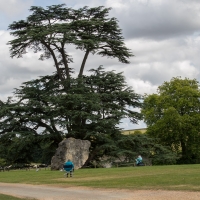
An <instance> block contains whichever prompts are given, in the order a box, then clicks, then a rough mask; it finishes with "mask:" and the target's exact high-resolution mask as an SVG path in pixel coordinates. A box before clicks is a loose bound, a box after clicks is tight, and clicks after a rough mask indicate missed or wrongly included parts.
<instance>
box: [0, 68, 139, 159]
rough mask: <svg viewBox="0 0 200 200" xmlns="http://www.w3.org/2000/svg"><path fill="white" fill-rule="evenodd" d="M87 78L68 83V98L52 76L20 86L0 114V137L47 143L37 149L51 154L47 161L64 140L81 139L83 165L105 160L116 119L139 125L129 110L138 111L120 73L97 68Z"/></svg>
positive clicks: (116, 135) (116, 132)
mask: <svg viewBox="0 0 200 200" xmlns="http://www.w3.org/2000/svg"><path fill="white" fill-rule="evenodd" d="M91 73H92V74H91V75H89V76H82V77H81V78H72V79H71V80H70V82H71V87H70V88H69V89H68V92H66V91H65V89H64V86H63V85H61V84H60V81H58V80H57V81H55V79H54V78H55V77H54V75H53V76H45V77H41V78H40V79H36V80H33V81H28V82H26V83H24V84H23V85H22V86H21V88H20V89H16V90H15V95H14V97H13V98H10V99H9V100H8V102H7V103H5V105H4V106H3V107H2V109H0V116H1V120H0V130H1V132H0V135H7V134H8V133H10V134H13V133H15V135H18V136H19V135H20V136H21V135H23V134H25V133H27V132H29V133H30V137H31V136H34V135H35V138H37V139H38V140H40V141H41V142H42V141H44V140H45V141H48V142H47V143H45V142H44V145H43V146H47V147H48V148H49V150H50V151H52V152H49V153H48V152H47V151H46V153H47V154H48V155H52V154H53V153H54V150H55V148H57V145H58V143H59V142H60V141H61V140H62V139H63V138H64V137H74V138H77V139H87V140H90V141H91V143H92V146H91V153H90V157H89V160H88V162H89V161H90V160H92V159H94V157H96V156H100V155H102V154H109V153H110V152H111V151H112V149H115V148H116V145H117V142H116V140H117V139H119V138H120V135H121V133H120V128H119V127H118V125H119V123H120V121H121V119H123V118H129V119H130V120H131V121H132V122H133V123H137V121H138V120H140V119H141V114H140V113H138V112H137V111H135V110H134V109H135V108H140V106H141V102H140V98H141V97H140V95H138V94H136V93H134V91H133V90H132V89H131V88H130V87H128V86H127V85H126V82H125V79H124V77H123V75H122V74H121V73H114V72H113V71H111V72H105V71H104V70H103V69H102V68H101V67H99V68H98V69H96V70H91ZM80 82H81V84H80ZM66 84H67V82H66ZM0 137H2V136H0ZM12 141H13V140H12ZM24 141H26V140H24ZM33 141H34V140H33ZM21 145H23V143H22V144H21ZM48 145H49V146H48ZM49 157H50V156H49Z"/></svg>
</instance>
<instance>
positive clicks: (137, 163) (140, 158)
mask: <svg viewBox="0 0 200 200" xmlns="http://www.w3.org/2000/svg"><path fill="white" fill-rule="evenodd" d="M135 161H136V165H139V164H140V163H142V156H141V155H139V156H138V157H137V158H136V159H135Z"/></svg>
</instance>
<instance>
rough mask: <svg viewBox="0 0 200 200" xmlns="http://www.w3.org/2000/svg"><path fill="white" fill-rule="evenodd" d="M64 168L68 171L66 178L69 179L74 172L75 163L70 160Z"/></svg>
mask: <svg viewBox="0 0 200 200" xmlns="http://www.w3.org/2000/svg"><path fill="white" fill-rule="evenodd" d="M63 168H64V170H65V171H66V176H67V177H68V176H69V175H70V177H72V172H73V171H74V164H73V162H72V161H71V160H68V161H67V162H65V164H64V165H63Z"/></svg>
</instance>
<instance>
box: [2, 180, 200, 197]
mask: <svg viewBox="0 0 200 200" xmlns="http://www.w3.org/2000/svg"><path fill="white" fill-rule="evenodd" d="M0 193H1V194H8V195H12V196H16V197H25V198H36V199H38V200H179V199H180V200H200V192H180V191H163V190H157V191H153V190H137V191H127V190H116V189H113V190H111V189H109V190H107V189H105V190H104V189H93V188H83V187H67V188H59V187H52V186H46V185H28V184H10V183H0Z"/></svg>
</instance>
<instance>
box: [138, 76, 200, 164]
mask: <svg viewBox="0 0 200 200" xmlns="http://www.w3.org/2000/svg"><path fill="white" fill-rule="evenodd" d="M142 113H143V114H144V119H145V122H146V123H147V126H148V133H149V134H150V135H152V136H154V137H158V138H160V139H161V142H162V143H163V144H165V145H168V146H170V147H171V149H172V150H174V151H176V152H179V153H180V154H181V160H182V162H184V163H192V162H193V163H195V162H200V156H199V155H200V147H199V144H200V124H199V122H200V89H199V83H198V81H197V80H195V79H194V80H190V79H187V78H185V79H181V78H180V77H177V78H172V79H171V81H169V82H164V83H163V84H162V85H161V86H160V87H158V94H151V95H146V96H145V98H144V105H143V109H142Z"/></svg>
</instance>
